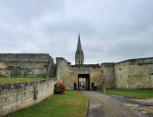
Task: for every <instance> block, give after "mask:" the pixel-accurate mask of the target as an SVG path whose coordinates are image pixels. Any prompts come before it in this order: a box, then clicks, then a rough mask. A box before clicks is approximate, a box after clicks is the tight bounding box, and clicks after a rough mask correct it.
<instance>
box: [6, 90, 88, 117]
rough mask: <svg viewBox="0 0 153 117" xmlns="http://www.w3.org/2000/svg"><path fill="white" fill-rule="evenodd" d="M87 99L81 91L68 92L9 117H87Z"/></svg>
mask: <svg viewBox="0 0 153 117" xmlns="http://www.w3.org/2000/svg"><path fill="white" fill-rule="evenodd" d="M86 104H87V98H86V97H84V96H83V94H82V93H80V92H79V91H66V92H65V94H63V95H59V94H58V95H53V96H51V97H49V98H48V99H47V100H45V101H43V102H41V103H39V104H36V105H34V106H32V107H29V108H27V109H23V110H21V111H18V112H15V113H13V114H11V115H8V116H7V117H85V113H86V110H87V109H86Z"/></svg>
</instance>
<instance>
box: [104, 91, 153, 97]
mask: <svg viewBox="0 0 153 117" xmlns="http://www.w3.org/2000/svg"><path fill="white" fill-rule="evenodd" d="M101 92H103V90H101ZM106 93H110V94H115V95H120V96H126V97H132V98H153V89H142V90H124V89H107V90H106Z"/></svg>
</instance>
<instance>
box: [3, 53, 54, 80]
mask: <svg viewBox="0 0 153 117" xmlns="http://www.w3.org/2000/svg"><path fill="white" fill-rule="evenodd" d="M55 70H56V66H55V64H54V61H53V58H52V57H50V56H49V55H48V54H0V77H44V78H49V77H55V75H56V74H55V73H56V71H55Z"/></svg>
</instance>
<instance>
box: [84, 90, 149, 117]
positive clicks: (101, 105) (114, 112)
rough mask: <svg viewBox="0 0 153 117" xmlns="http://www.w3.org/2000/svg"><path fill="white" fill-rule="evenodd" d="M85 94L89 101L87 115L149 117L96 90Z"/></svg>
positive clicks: (89, 116) (98, 116)
mask: <svg viewBox="0 0 153 117" xmlns="http://www.w3.org/2000/svg"><path fill="white" fill-rule="evenodd" d="M83 94H84V95H85V96H86V97H87V98H88V101H89V106H88V113H87V117H148V116H146V115H144V114H143V113H141V112H139V111H137V110H135V109H133V108H128V106H126V105H125V104H124V103H123V102H121V101H119V100H117V99H114V98H112V97H111V96H107V95H104V94H101V93H99V92H94V91H83Z"/></svg>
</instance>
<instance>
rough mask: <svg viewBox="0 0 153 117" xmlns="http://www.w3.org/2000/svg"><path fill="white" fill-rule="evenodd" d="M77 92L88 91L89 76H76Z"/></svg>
mask: <svg viewBox="0 0 153 117" xmlns="http://www.w3.org/2000/svg"><path fill="white" fill-rule="evenodd" d="M78 90H90V74H78Z"/></svg>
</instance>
